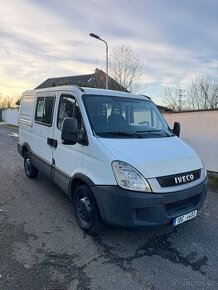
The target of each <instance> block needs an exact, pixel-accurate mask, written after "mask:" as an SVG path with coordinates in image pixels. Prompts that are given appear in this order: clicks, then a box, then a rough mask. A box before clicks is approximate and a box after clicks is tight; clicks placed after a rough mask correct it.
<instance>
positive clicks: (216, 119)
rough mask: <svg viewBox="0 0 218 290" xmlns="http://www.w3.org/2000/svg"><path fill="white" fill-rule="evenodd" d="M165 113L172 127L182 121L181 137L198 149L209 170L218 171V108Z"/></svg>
mask: <svg viewBox="0 0 218 290" xmlns="http://www.w3.org/2000/svg"><path fill="white" fill-rule="evenodd" d="M163 115H164V118H165V119H166V121H167V122H168V124H169V125H170V128H172V127H173V124H174V122H180V124H181V135H180V137H181V139H183V140H184V141H185V142H186V143H188V144H189V145H191V146H192V147H193V148H194V149H195V150H196V151H197V153H198V154H199V156H200V157H201V159H202V160H203V161H204V163H205V165H206V168H207V170H209V171H214V172H218V110H208V111H195V112H179V113H166V112H165V113H163Z"/></svg>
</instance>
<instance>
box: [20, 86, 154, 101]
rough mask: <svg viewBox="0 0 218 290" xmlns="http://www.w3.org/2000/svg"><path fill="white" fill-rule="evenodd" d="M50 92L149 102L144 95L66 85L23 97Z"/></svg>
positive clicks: (30, 92)
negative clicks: (78, 93)
mask: <svg viewBox="0 0 218 290" xmlns="http://www.w3.org/2000/svg"><path fill="white" fill-rule="evenodd" d="M52 91H69V92H75V91H80V92H82V93H83V94H91V95H105V96H111V95H112V96H117V97H129V98H136V97H137V98H139V99H147V100H150V98H149V97H148V96H145V95H135V94H132V93H127V92H121V91H114V90H106V89H98V88H88V87H80V86H75V85H66V86H57V87H49V88H44V89H35V90H27V91H25V92H24V93H23V95H33V94H34V93H35V92H52Z"/></svg>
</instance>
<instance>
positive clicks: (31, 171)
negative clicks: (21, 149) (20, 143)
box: [24, 152, 39, 178]
mask: <svg viewBox="0 0 218 290" xmlns="http://www.w3.org/2000/svg"><path fill="white" fill-rule="evenodd" d="M24 170H25V173H26V176H27V177H28V178H36V177H37V175H38V173H39V171H38V169H37V168H36V167H34V166H33V165H32V164H31V161H30V155H29V153H28V152H26V153H25V154H24Z"/></svg>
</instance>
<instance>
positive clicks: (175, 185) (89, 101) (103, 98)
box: [18, 86, 207, 233]
mask: <svg viewBox="0 0 218 290" xmlns="http://www.w3.org/2000/svg"><path fill="white" fill-rule="evenodd" d="M178 135H179V124H178V123H175V125H174V128H173V129H170V128H169V126H168V125H167V123H166V121H165V120H164V118H163V117H162V115H161V114H160V112H159V110H158V109H157V107H156V106H155V104H154V103H153V102H152V101H151V100H150V99H149V98H148V97H146V96H140V95H133V94H130V93H124V92H117V91H111V90H101V89H93V88H81V87H76V86H60V87H51V88H46V89H38V90H33V91H26V92H25V93H24V94H23V96H22V99H21V107H20V118H19V142H18V151H19V153H20V154H21V155H22V156H23V158H24V169H25V173H26V175H27V176H28V177H29V178H34V177H36V176H37V174H38V173H39V172H41V173H43V174H44V175H46V176H47V177H48V178H49V179H51V180H53V181H54V182H55V183H57V184H58V185H59V187H60V188H61V189H62V190H63V191H65V192H66V193H68V194H69V195H70V197H71V198H72V201H73V203H72V204H73V210H74V212H75V217H76V220H77V222H78V224H79V226H80V227H81V228H82V229H83V230H85V231H87V232H90V233H92V232H97V231H99V230H100V229H101V227H102V225H103V224H110V225H116V226H122V227H129V228H145V227H154V226H160V225H164V224H172V225H174V226H176V225H178V224H180V223H182V222H185V221H187V220H190V219H192V218H194V217H195V216H196V215H197V211H198V210H199V209H200V208H201V207H202V205H203V203H204V200H205V195H206V191H207V176H206V170H205V168H204V166H203V164H202V162H201V160H200V158H199V157H198V155H197V154H196V153H195V151H194V150H193V149H192V148H190V147H189V146H188V145H187V144H185V143H184V142H183V141H182V140H181V139H179V138H178Z"/></svg>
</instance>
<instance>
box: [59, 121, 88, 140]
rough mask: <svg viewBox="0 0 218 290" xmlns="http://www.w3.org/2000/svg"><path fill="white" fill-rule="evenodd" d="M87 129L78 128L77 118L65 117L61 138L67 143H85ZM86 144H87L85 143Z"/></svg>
mask: <svg viewBox="0 0 218 290" xmlns="http://www.w3.org/2000/svg"><path fill="white" fill-rule="evenodd" d="M85 132H86V131H85V130H84V129H78V122H77V119H76V118H68V117H67V118H65V119H64V122H63V126H62V132H61V139H62V143H63V144H66V145H75V144H76V143H80V144H84V143H85ZM84 145H85V144H84Z"/></svg>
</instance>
